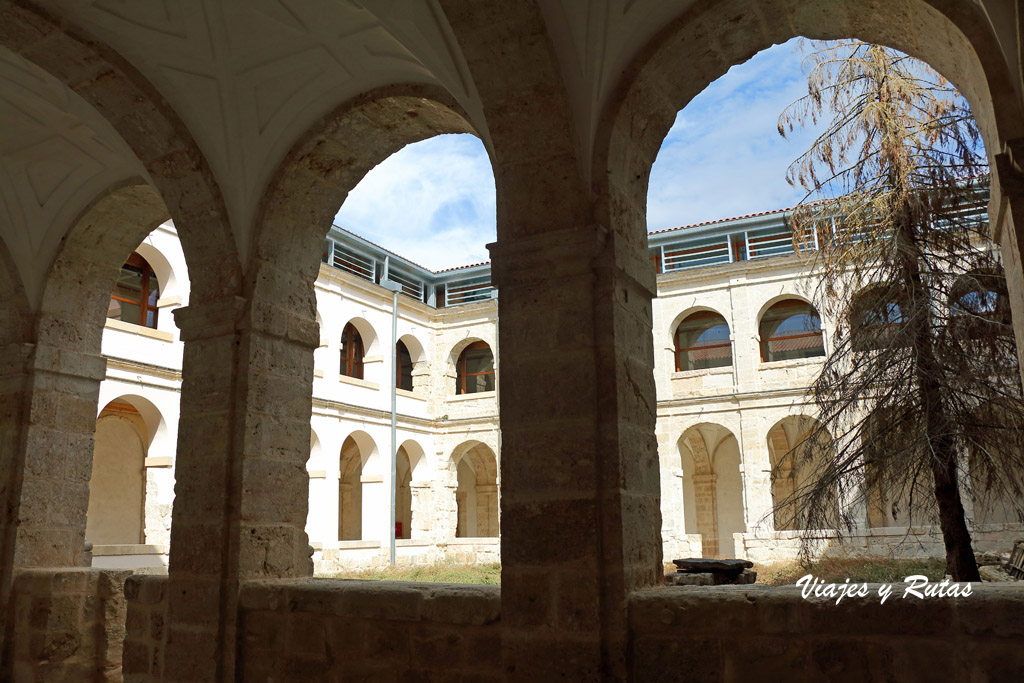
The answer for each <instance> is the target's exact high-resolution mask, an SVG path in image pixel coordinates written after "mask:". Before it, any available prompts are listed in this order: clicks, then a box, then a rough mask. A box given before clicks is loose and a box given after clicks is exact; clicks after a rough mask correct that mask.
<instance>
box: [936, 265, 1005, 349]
mask: <svg viewBox="0 0 1024 683" xmlns="http://www.w3.org/2000/svg"><path fill="white" fill-rule="evenodd" d="M949 318H950V326H951V327H953V328H954V329H955V330H957V331H958V332H960V333H961V334H964V335H965V336H967V337H970V338H979V337H985V336H991V335H1009V334H1013V326H1012V325H1013V323H1012V321H1011V319H1010V295H1009V293H1008V292H1007V289H1006V277H1005V276H1003V275H1002V274H1001V273H998V274H997V273H968V274H967V275H963V276H961V277H960V278H959V279H958V280H957V282H956V284H955V285H954V287H953V290H952V292H951V294H950V311H949Z"/></svg>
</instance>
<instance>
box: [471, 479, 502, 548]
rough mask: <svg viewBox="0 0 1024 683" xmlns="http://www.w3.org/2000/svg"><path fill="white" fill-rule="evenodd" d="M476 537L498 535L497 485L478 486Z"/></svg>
mask: <svg viewBox="0 0 1024 683" xmlns="http://www.w3.org/2000/svg"><path fill="white" fill-rule="evenodd" d="M476 535H477V536H497V535H498V486H497V485H496V484H477V487H476Z"/></svg>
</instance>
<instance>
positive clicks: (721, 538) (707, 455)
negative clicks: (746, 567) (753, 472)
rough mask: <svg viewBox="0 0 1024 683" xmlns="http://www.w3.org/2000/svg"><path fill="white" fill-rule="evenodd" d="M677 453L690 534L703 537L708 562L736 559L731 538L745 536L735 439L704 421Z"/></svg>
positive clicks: (685, 521) (688, 434) (686, 433)
mask: <svg viewBox="0 0 1024 683" xmlns="http://www.w3.org/2000/svg"><path fill="white" fill-rule="evenodd" d="M677 448H678V452H679V458H680V465H681V468H682V471H683V481H682V485H683V525H684V528H685V530H686V533H688V534H700V535H701V540H702V545H703V552H704V556H705V557H732V556H734V555H735V549H734V547H733V538H732V534H734V533H738V532H739V533H742V532H744V531H746V523H745V521H744V519H745V515H744V510H743V493H742V490H743V489H742V481H741V478H740V452H739V444H738V442H737V440H736V437H735V436H734V435H733V433H732V431H731V430H729V428H727V427H724V426H722V425H720V424H715V423H709V422H702V423H700V424H696V425H693V426H691V427H688V428H687V429H686V430H684V431H683V433H682V435H680V437H679V440H678V442H677Z"/></svg>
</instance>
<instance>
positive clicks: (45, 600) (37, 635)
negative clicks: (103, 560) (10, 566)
mask: <svg viewBox="0 0 1024 683" xmlns="http://www.w3.org/2000/svg"><path fill="white" fill-rule="evenodd" d="M130 574H131V572H129V571H109V570H101V571H98V570H95V569H86V568H62V569H24V570H21V571H19V572H18V573H17V575H16V576H15V579H14V588H13V591H12V598H11V607H12V611H13V613H14V618H13V620H12V623H11V624H10V627H11V634H10V638H9V640H8V643H9V646H10V648H11V652H10V656H9V658H5V661H6V662H7V663H8V664H7V666H9V667H10V669H9V670H8V671H4V672H0V678H3V679H4V680H12V681H18V682H19V683H21V682H26V683H29V682H35V681H46V682H47V683H59V682H63V681H67V683H82V682H84V681H120V680H121V650H122V643H123V641H124V625H125V611H126V610H125V600H124V583H125V579H126V578H128V576H129V575H130Z"/></svg>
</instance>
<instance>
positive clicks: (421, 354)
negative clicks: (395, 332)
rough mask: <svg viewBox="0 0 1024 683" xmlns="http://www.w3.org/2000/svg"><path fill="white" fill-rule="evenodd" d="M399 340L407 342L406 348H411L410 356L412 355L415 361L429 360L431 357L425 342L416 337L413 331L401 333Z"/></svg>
mask: <svg viewBox="0 0 1024 683" xmlns="http://www.w3.org/2000/svg"><path fill="white" fill-rule="evenodd" d="M398 341H400V342H402V343H403V344H405V348H407V349H408V350H409V356H411V357H412V362H413V363H422V362H426V361H428V360H429V358H427V349H426V347H425V346H424V345H423V342H421V341H420V340H419V339H418V338H417V337H416V335H414V334H412V333H411V332H407V333H406V334H403V335H401V336H400V337H399V338H398Z"/></svg>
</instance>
